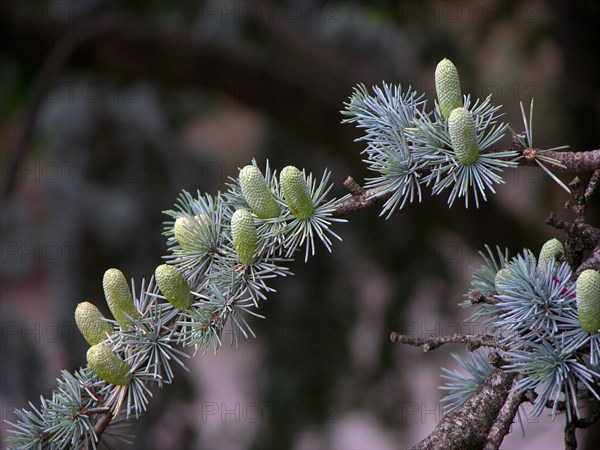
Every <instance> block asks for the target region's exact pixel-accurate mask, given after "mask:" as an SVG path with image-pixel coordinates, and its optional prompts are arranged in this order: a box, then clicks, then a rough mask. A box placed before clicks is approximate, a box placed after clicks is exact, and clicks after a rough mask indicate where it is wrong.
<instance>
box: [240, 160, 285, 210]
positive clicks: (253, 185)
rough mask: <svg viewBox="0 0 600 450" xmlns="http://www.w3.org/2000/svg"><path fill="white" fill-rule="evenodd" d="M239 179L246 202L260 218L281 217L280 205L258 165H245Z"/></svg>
mask: <svg viewBox="0 0 600 450" xmlns="http://www.w3.org/2000/svg"><path fill="white" fill-rule="evenodd" d="M239 180H240V186H241V187H242V194H243V195H244V198H245V199H246V202H247V203H248V205H249V206H250V208H251V209H252V212H253V213H254V214H256V216H257V217H258V218H259V219H273V218H275V217H279V213H280V212H281V211H280V210H279V205H278V204H277V201H276V200H275V197H274V196H273V193H272V192H271V190H270V189H269V187H268V186H267V182H266V180H265V177H264V176H263V174H262V172H261V171H260V169H259V168H258V167H256V166H252V165H248V166H246V167H244V168H243V169H242V170H240V176H239Z"/></svg>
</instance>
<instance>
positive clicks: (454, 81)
mask: <svg viewBox="0 0 600 450" xmlns="http://www.w3.org/2000/svg"><path fill="white" fill-rule="evenodd" d="M435 90H436V92H437V97H438V103H439V105H440V110H441V112H442V116H443V117H444V119H447V118H448V117H449V116H450V113H451V112H452V111H453V110H454V109H456V108H460V107H461V106H462V105H463V102H462V94H461V92H460V81H459V79H458V72H457V70H456V67H455V66H454V64H453V63H452V61H450V60H449V59H446V58H444V59H442V60H441V61H440V62H439V63H438V65H437V67H436V68H435Z"/></svg>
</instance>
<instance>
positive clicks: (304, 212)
mask: <svg viewBox="0 0 600 450" xmlns="http://www.w3.org/2000/svg"><path fill="white" fill-rule="evenodd" d="M279 181H280V184H281V190H282V191H283V197H284V198H285V202H286V203H287V205H288V208H290V211H291V212H292V214H293V215H294V216H295V217H297V218H298V219H308V218H309V217H310V216H311V215H312V213H313V212H314V210H315V206H314V205H313V202H312V199H311V198H310V195H309V194H308V185H307V184H306V181H305V180H304V177H303V176H302V172H300V170H298V168H296V167H294V166H287V167H285V168H284V169H283V170H282V171H281V175H280V176H279Z"/></svg>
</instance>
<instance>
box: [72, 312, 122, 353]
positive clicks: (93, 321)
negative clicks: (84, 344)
mask: <svg viewBox="0 0 600 450" xmlns="http://www.w3.org/2000/svg"><path fill="white" fill-rule="evenodd" d="M75 323H76V324H77V328H79V331H81V334H83V337H84V338H85V340H86V341H88V344H90V345H96V344H98V343H100V342H102V341H103V340H104V339H106V337H107V335H108V336H110V335H111V334H112V333H113V328H112V327H111V326H110V324H109V323H108V322H106V321H105V320H104V316H103V315H102V313H101V312H100V310H99V309H98V308H96V305H93V304H92V303H90V302H81V303H79V304H78V305H77V308H75Z"/></svg>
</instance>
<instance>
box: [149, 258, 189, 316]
mask: <svg viewBox="0 0 600 450" xmlns="http://www.w3.org/2000/svg"><path fill="white" fill-rule="evenodd" d="M154 276H155V278H156V284H158V287H159V288H160V292H162V294H163V295H164V296H165V297H166V299H167V300H168V301H169V303H170V304H171V305H173V306H174V307H175V308H177V309H180V310H183V309H187V308H189V307H190V306H192V303H194V296H193V295H192V293H191V292H190V291H191V288H190V285H189V284H188V282H187V280H186V279H185V277H184V276H183V274H182V273H181V272H180V271H179V270H177V268H176V267H175V266H170V265H168V264H162V265H160V266H158V267H157V268H156V270H155V271H154Z"/></svg>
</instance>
